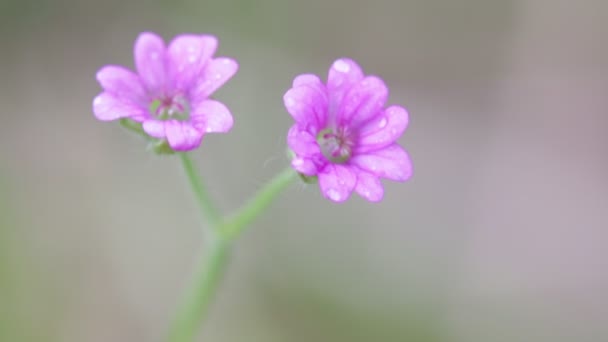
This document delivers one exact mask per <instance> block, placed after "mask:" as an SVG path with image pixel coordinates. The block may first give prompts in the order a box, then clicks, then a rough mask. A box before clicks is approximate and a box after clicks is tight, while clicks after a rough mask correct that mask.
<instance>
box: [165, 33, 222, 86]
mask: <svg viewBox="0 0 608 342" xmlns="http://www.w3.org/2000/svg"><path fill="white" fill-rule="evenodd" d="M217 45H218V42H217V38H215V37H214V36H210V35H193V34H182V35H179V36H177V37H175V38H174V39H173V40H172V41H171V43H170V44H169V49H168V60H169V65H168V68H169V74H170V77H171V79H172V81H173V85H174V87H175V88H176V89H178V90H188V89H189V88H190V87H191V86H192V85H193V83H194V82H196V80H197V79H198V78H199V77H200V75H201V72H202V70H203V68H204V66H205V64H206V63H207V62H209V60H210V59H211V56H213V54H214V53H215V50H217Z"/></svg>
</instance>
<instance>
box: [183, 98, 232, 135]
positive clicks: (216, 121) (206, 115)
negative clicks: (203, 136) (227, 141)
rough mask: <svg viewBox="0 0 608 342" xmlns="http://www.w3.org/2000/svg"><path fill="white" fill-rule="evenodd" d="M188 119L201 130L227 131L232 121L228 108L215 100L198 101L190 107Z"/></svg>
mask: <svg viewBox="0 0 608 342" xmlns="http://www.w3.org/2000/svg"><path fill="white" fill-rule="evenodd" d="M190 120H191V122H192V124H193V125H194V127H196V128H197V129H199V130H200V131H202V132H228V131H229V130H230V129H231V128H232V124H233V122H234V120H233V119H232V115H231V114H230V110H228V108H226V106H225V105H224V104H223V103H221V102H219V101H215V100H206V101H203V102H200V103H198V104H197V105H196V107H194V108H192V113H191V114H190Z"/></svg>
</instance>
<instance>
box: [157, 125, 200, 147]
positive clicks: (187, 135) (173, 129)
mask: <svg viewBox="0 0 608 342" xmlns="http://www.w3.org/2000/svg"><path fill="white" fill-rule="evenodd" d="M164 123H165V133H166V135H167V141H168V142H169V146H171V148H172V149H173V150H175V151H189V150H192V149H195V148H197V147H198V146H199V145H200V144H201V140H202V138H203V132H201V131H199V130H197V129H196V128H194V127H193V126H192V124H190V123H189V122H187V121H177V120H167V121H165V122H164Z"/></svg>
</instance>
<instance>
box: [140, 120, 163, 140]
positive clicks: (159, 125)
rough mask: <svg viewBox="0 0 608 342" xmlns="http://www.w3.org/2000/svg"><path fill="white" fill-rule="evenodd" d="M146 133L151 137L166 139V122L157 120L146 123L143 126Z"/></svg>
mask: <svg viewBox="0 0 608 342" xmlns="http://www.w3.org/2000/svg"><path fill="white" fill-rule="evenodd" d="M142 127H143V129H144V131H145V132H146V133H147V134H148V135H149V136H151V137H154V138H159V139H162V138H164V137H166V134H165V122H164V121H160V120H155V119H150V120H146V121H144V123H143V125H142Z"/></svg>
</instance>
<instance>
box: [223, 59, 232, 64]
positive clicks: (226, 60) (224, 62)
mask: <svg viewBox="0 0 608 342" xmlns="http://www.w3.org/2000/svg"><path fill="white" fill-rule="evenodd" d="M222 63H223V64H224V65H228V64H230V60H229V59H224V60H222Z"/></svg>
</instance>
